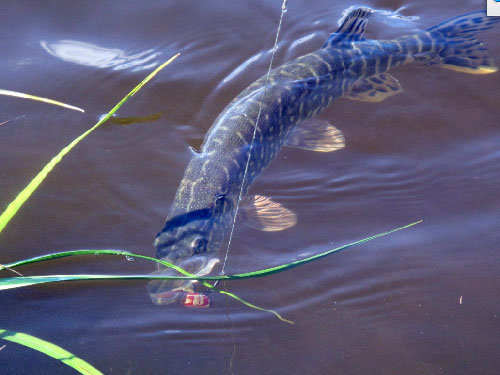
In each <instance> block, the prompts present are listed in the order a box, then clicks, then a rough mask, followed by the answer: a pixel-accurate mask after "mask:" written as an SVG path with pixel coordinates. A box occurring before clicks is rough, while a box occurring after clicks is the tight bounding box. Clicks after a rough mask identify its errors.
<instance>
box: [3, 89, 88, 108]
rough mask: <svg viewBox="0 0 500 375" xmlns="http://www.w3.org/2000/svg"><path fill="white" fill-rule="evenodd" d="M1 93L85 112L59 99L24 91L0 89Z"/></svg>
mask: <svg viewBox="0 0 500 375" xmlns="http://www.w3.org/2000/svg"><path fill="white" fill-rule="evenodd" d="M0 95H7V96H15V97H16V98H23V99H31V100H36V101H39V102H44V103H49V104H53V105H58V106H59V107H64V108H69V109H73V110H75V111H80V112H85V111H84V110H83V109H81V108H78V107H75V106H73V105H69V104H66V103H62V102H58V101H57V100H52V99H47V98H41V97H39V96H35V95H30V94H23V93H22V92H17V91H10V90H2V89H0Z"/></svg>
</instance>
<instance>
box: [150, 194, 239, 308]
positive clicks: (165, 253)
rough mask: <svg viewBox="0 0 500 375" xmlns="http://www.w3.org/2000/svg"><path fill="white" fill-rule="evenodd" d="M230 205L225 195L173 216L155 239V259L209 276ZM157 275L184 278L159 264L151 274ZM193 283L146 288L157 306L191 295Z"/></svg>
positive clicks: (175, 282) (181, 281)
mask: <svg viewBox="0 0 500 375" xmlns="http://www.w3.org/2000/svg"><path fill="white" fill-rule="evenodd" d="M229 206H230V203H229V200H228V199H227V198H225V197H224V196H219V197H217V198H216V200H215V202H214V204H213V205H212V206H211V207H209V208H205V209H198V210H194V211H190V212H187V213H184V214H180V215H177V216H174V217H173V218H171V219H169V220H167V222H166V223H165V227H164V228H163V229H162V231H161V232H160V233H158V235H157V236H156V239H155V242H154V246H155V248H156V257H157V258H158V259H159V260H162V261H165V262H168V263H170V264H173V265H175V266H177V267H180V268H182V269H183V270H185V271H187V272H189V273H190V274H193V275H196V276H204V275H207V274H209V273H210V272H211V271H212V269H213V268H214V266H215V265H216V264H217V263H218V262H219V256H218V254H219V250H220V248H221V246H222V242H223V240H224V232H225V231H224V228H223V227H226V226H227V225H223V224H228V218H229V216H230V215H227V212H228V209H229ZM153 275H157V276H165V277H167V276H185V275H183V274H181V273H180V272H179V271H177V270H176V269H174V268H171V267H167V266H164V265H162V264H159V265H158V269H157V270H156V271H155V272H153ZM194 283H196V280H184V279H174V280H153V281H151V282H149V283H148V285H147V289H148V292H149V295H150V297H151V299H152V301H153V302H154V303H155V304H158V305H165V304H170V303H172V302H174V301H176V300H177V299H178V298H179V297H180V296H182V295H183V294H184V293H185V292H193V290H194Z"/></svg>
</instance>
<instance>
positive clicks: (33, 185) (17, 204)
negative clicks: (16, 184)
mask: <svg viewBox="0 0 500 375" xmlns="http://www.w3.org/2000/svg"><path fill="white" fill-rule="evenodd" d="M178 56H179V54H177V55H175V56H173V57H171V58H170V59H169V60H168V61H166V62H165V63H163V64H162V65H160V66H159V67H158V68H156V69H155V70H154V71H153V72H152V73H151V74H149V75H148V76H147V77H146V78H145V79H144V80H143V81H142V82H141V83H139V84H138V85H137V86H136V87H134V88H133V89H132V91H130V92H129V93H128V94H127V95H126V96H125V97H124V98H123V99H122V100H121V101H120V102H119V103H118V104H117V105H115V106H114V107H113V109H112V110H111V111H109V112H108V113H107V114H106V115H105V116H104V117H103V118H102V119H101V120H99V122H98V123H97V124H95V125H94V126H93V127H92V128H90V129H89V130H87V131H86V132H85V133H83V134H82V135H80V136H79V137H78V138H76V139H75V140H74V141H72V142H71V143H70V144H69V145H68V146H66V147H64V148H63V149H62V150H61V151H60V152H59V153H58V154H57V155H56V156H54V157H53V158H52V160H50V161H49V163H48V164H47V165H45V167H43V168H42V170H41V171H40V172H39V173H38V174H37V175H36V176H35V178H34V179H33V180H31V182H30V183H29V184H28V186H26V187H25V188H24V189H23V190H22V191H21V192H20V193H19V194H18V196H17V197H16V198H15V199H14V200H13V201H12V202H11V203H10V204H9V205H8V206H7V208H6V210H5V211H4V212H3V213H2V214H1V215H0V232H2V230H3V229H4V228H5V227H6V226H7V224H8V223H9V221H10V220H11V219H12V218H13V217H14V215H15V214H16V213H17V211H19V209H20V208H21V206H22V205H23V204H24V202H26V201H27V200H28V198H29V197H30V196H31V194H33V192H34V191H35V190H36V189H37V188H38V186H39V185H40V184H41V183H42V182H43V180H45V178H46V177H47V175H48V174H49V173H50V172H51V171H52V169H54V167H55V166H56V165H57V164H58V163H59V162H60V161H61V160H62V158H63V157H64V156H65V155H66V154H67V153H69V152H70V151H71V150H72V149H73V148H74V147H75V146H76V145H77V144H78V143H79V142H80V141H81V140H82V139H84V138H85V137H86V136H88V135H89V134H90V133H92V132H93V131H94V130H95V129H97V128H98V127H99V126H100V125H102V124H103V123H105V122H106V121H107V120H108V119H109V118H110V117H111V116H112V115H113V114H114V113H115V112H116V111H117V110H118V109H119V108H120V107H121V106H122V105H123V104H124V103H125V102H126V101H127V100H128V99H130V97H132V96H133V95H134V94H135V93H136V92H137V91H139V90H140V89H141V88H142V86H144V85H145V84H146V83H148V82H149V81H150V80H151V79H152V78H153V77H154V76H155V75H156V74H157V73H158V72H159V71H160V70H161V69H163V68H164V67H166V66H167V65H168V64H170V63H171V62H172V61H174V60H175V59H176V58H177V57H178Z"/></svg>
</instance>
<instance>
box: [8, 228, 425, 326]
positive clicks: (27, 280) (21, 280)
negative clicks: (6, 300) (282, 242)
mask: <svg viewBox="0 0 500 375" xmlns="http://www.w3.org/2000/svg"><path fill="white" fill-rule="evenodd" d="M421 222H422V220H419V221H416V222H414V223H411V224H408V225H405V226H403V227H399V228H396V229H392V230H390V231H387V232H384V233H379V234H376V235H374V236H370V237H367V238H364V239H362V240H359V241H356V242H352V243H350V244H347V245H344V246H340V247H337V248H335V249H332V250H328V251H325V252H323V253H320V254H317V255H313V256H311V257H308V258H305V259H302V260H298V261H295V262H291V263H287V264H283V265H281V266H276V267H271V268H266V269H264V270H259V271H253V272H247V273H241V274H236V275H222V276H203V277H198V276H196V275H193V274H191V273H189V272H187V271H185V270H183V269H182V268H180V267H177V266H175V265H173V264H171V263H168V262H165V261H162V260H159V259H156V258H151V257H148V256H145V255H140V254H133V253H130V252H127V251H123V250H74V251H65V252H60V253H53V254H48V255H43V256H39V257H35V258H30V259H26V260H21V261H17V262H13V263H10V264H7V265H4V266H2V265H0V270H1V269H2V268H7V267H8V268H14V267H18V266H21V265H25V264H29V263H37V262H42V261H47V260H53V259H56V258H62V257H68V256H78V255H92V254H93V255H99V254H102V255H121V256H128V257H134V258H141V259H145V260H150V261H154V262H157V263H161V264H163V265H164V266H166V267H170V268H173V269H175V270H177V271H178V272H180V273H181V274H183V275H185V276H156V275H50V276H31V277H10V278H4V279H0V290H4V289H11V288H20V287H23V286H30V285H35V284H43V283H50V282H60V281H83V280H131V279H135V280H137V279H140V280H153V279H164V280H166V279H188V280H199V281H200V282H201V283H202V284H203V285H204V286H206V287H207V288H209V289H211V290H213V291H215V292H218V293H221V294H225V295H227V296H229V297H231V298H234V299H235V300H237V301H239V302H241V303H243V304H244V305H246V306H248V307H251V308H253V309H256V310H261V311H267V312H269V313H272V314H274V315H276V316H277V317H278V319H280V320H282V321H284V322H287V323H291V324H293V322H292V321H290V320H287V319H285V318H283V317H282V316H281V315H280V314H278V313H277V312H276V311H274V310H270V309H265V308H262V307H258V306H256V305H253V304H251V303H250V302H247V301H245V300H243V299H242V298H240V297H238V296H237V295H235V294H233V293H230V292H227V291H223V290H218V289H215V288H214V286H213V285H211V284H209V283H207V282H206V281H205V280H234V279H247V278H251V277H264V276H268V275H271V274H274V273H277V272H283V271H285V270H287V269H291V268H294V267H298V266H299V265H302V264H305V263H309V262H312V261H314V260H318V259H321V258H323V257H326V256H328V255H331V254H333V253H336V252H339V251H341V250H345V249H347V248H349V247H352V246H356V245H360V244H362V243H365V242H368V241H372V240H374V239H376V238H380V237H382V236H387V235H389V234H391V233H394V232H396V231H399V230H402V229H407V228H409V227H412V226H414V225H417V224H419V223H421Z"/></svg>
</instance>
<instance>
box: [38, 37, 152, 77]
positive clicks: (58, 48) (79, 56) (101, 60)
mask: <svg viewBox="0 0 500 375" xmlns="http://www.w3.org/2000/svg"><path fill="white" fill-rule="evenodd" d="M40 45H41V46H42V48H43V49H45V50H46V51H47V52H48V53H50V54H51V55H52V56H55V57H58V58H60V59H61V60H64V61H68V62H72V63H76V64H80V65H87V66H95V67H98V68H112V69H113V70H121V69H130V68H133V69H132V71H138V70H144V69H150V68H152V67H154V66H156V65H158V63H159V62H158V60H156V58H157V57H158V55H159V53H158V52H155V51H154V50H153V49H148V50H146V51H143V52H139V53H136V54H133V55H128V54H127V53H126V52H125V51H123V50H121V49H118V48H105V47H100V46H98V45H95V44H92V43H86V42H80V41H77V40H59V41H56V42H47V41H45V40H42V41H40Z"/></svg>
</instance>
